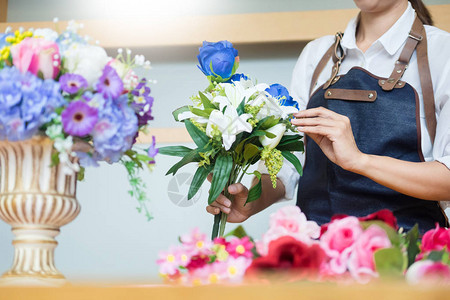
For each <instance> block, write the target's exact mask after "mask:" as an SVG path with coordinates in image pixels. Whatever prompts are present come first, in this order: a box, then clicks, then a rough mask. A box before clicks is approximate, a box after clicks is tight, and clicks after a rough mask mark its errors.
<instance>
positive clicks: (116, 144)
mask: <svg viewBox="0 0 450 300" xmlns="http://www.w3.org/2000/svg"><path fill="white" fill-rule="evenodd" d="M94 98H95V97H94ZM91 101H95V100H94V99H92V100H91ZM127 101H128V96H127V95H122V96H120V97H119V98H118V99H116V100H114V101H104V103H103V106H102V107H101V108H100V109H99V119H98V122H97V124H96V125H95V127H94V130H93V131H92V136H93V139H94V148H95V150H96V152H97V153H98V155H99V157H100V159H101V160H105V161H107V162H109V163H114V162H117V161H119V159H120V157H121V156H122V154H123V152H125V151H127V150H129V149H131V146H132V145H133V140H134V137H135V135H136V133H137V131H138V119H137V116H136V114H135V112H134V110H133V109H132V108H130V107H129V106H128V104H127Z"/></svg>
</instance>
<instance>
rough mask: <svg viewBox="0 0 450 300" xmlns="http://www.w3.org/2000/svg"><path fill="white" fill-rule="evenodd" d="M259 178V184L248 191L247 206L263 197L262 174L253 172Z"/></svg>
mask: <svg viewBox="0 0 450 300" xmlns="http://www.w3.org/2000/svg"><path fill="white" fill-rule="evenodd" d="M253 174H254V175H255V176H256V177H257V178H258V183H257V184H255V185H254V186H252V187H251V189H250V190H249V191H248V196H247V201H246V202H245V204H247V203H250V202H253V201H255V200H258V199H259V198H260V197H261V192H262V185H261V173H260V172H258V171H255V172H253Z"/></svg>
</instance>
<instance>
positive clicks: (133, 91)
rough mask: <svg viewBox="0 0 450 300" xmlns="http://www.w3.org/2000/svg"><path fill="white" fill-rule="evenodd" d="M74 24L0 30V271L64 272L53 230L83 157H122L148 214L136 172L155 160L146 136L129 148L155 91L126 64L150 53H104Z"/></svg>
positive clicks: (73, 212) (68, 206)
mask: <svg viewBox="0 0 450 300" xmlns="http://www.w3.org/2000/svg"><path fill="white" fill-rule="evenodd" d="M80 27H81V25H80V24H76V23H74V22H69V25H68V27H67V28H66V30H65V31H63V32H62V33H58V32H56V31H54V30H52V29H49V28H39V29H35V30H28V31H23V30H17V31H15V32H11V31H10V30H9V31H7V32H6V33H5V34H2V35H0V112H1V113H0V167H1V172H2V173H1V177H0V182H1V184H0V218H2V219H3V220H4V221H6V222H7V223H9V224H10V225H11V226H12V228H13V233H14V234H15V236H16V237H15V239H14V242H13V244H14V246H15V259H14V264H13V267H12V268H11V269H10V270H9V271H8V272H7V273H5V275H4V277H7V278H16V277H30V278H31V277H32V278H38V279H39V278H47V279H48V278H53V279H62V278H63V276H62V275H61V273H59V271H58V270H57V269H56V268H55V266H54V263H53V252H54V248H55V247H56V241H55V240H54V237H55V236H56V235H57V234H58V233H59V227H60V226H62V225H65V224H67V223H68V222H70V221H72V220H73V219H74V218H75V217H76V216H77V214H78V213H79V210H80V206H79V204H78V202H77V200H76V198H75V195H76V179H77V177H78V179H82V178H83V176H84V168H85V167H88V166H98V162H100V161H105V162H108V163H121V164H123V165H124V166H125V167H126V170H127V172H128V176H129V180H130V184H131V190H130V195H131V196H134V197H135V198H136V199H137V200H138V201H139V207H138V209H139V210H140V211H143V212H144V213H145V215H146V216H147V218H149V219H150V217H151V215H150V213H149V211H148V209H147V208H146V206H145V201H146V200H147V197H146V194H145V191H144V188H145V185H144V183H143V182H142V181H141V179H140V178H139V176H138V173H137V172H138V170H139V169H141V168H143V167H145V166H151V165H152V164H153V163H154V156H155V155H156V153H157V149H156V148H155V141H154V139H153V144H152V145H151V146H150V148H149V149H148V150H144V149H142V150H138V149H133V148H132V146H133V145H134V144H135V143H136V138H137V136H138V134H139V132H144V131H145V130H146V127H147V125H148V122H149V121H150V120H152V119H153V116H152V104H153V101H154V99H153V97H152V96H151V95H150V88H149V87H148V83H149V82H150V81H149V80H147V79H146V78H140V77H139V76H137V75H136V73H135V72H134V70H133V69H134V68H139V67H142V68H149V67H150V63H149V62H148V61H146V60H145V58H144V56H142V55H136V56H135V57H132V56H131V51H129V50H127V51H125V53H124V51H123V50H121V49H119V51H118V55H117V57H116V58H111V57H109V56H108V55H107V53H106V51H105V50H104V49H103V48H102V47H100V46H98V45H94V44H91V43H89V39H88V38H85V37H82V36H81V35H79V34H78V30H79V29H80Z"/></svg>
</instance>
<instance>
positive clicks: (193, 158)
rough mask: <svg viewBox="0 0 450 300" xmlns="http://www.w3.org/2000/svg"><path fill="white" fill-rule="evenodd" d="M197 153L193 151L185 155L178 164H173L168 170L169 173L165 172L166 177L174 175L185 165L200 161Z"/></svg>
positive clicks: (196, 150)
mask: <svg viewBox="0 0 450 300" xmlns="http://www.w3.org/2000/svg"><path fill="white" fill-rule="evenodd" d="M198 151H199V150H198V149H194V150H192V151H191V152H189V153H188V154H186V155H185V156H184V157H183V158H182V159H181V160H180V161H179V162H177V163H176V164H174V165H173V166H172V168H170V169H169V171H167V173H166V175H169V174H173V175H175V174H176V173H177V171H178V170H179V169H180V168H181V167H183V166H185V165H187V164H188V163H191V162H198V161H200V160H201V157H200V155H199V154H198Z"/></svg>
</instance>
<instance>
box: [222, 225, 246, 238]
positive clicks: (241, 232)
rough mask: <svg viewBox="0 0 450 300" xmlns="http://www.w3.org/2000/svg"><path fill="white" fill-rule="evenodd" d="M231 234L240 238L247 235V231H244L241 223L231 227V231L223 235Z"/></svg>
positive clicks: (229, 235) (228, 235)
mask: <svg viewBox="0 0 450 300" xmlns="http://www.w3.org/2000/svg"><path fill="white" fill-rule="evenodd" d="M231 236H235V237H237V238H239V239H242V238H243V237H245V236H248V234H247V232H246V231H245V229H244V227H243V226H242V225H239V226H238V227H236V228H235V229H233V230H232V231H230V232H228V233H227V234H226V235H225V237H231Z"/></svg>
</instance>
